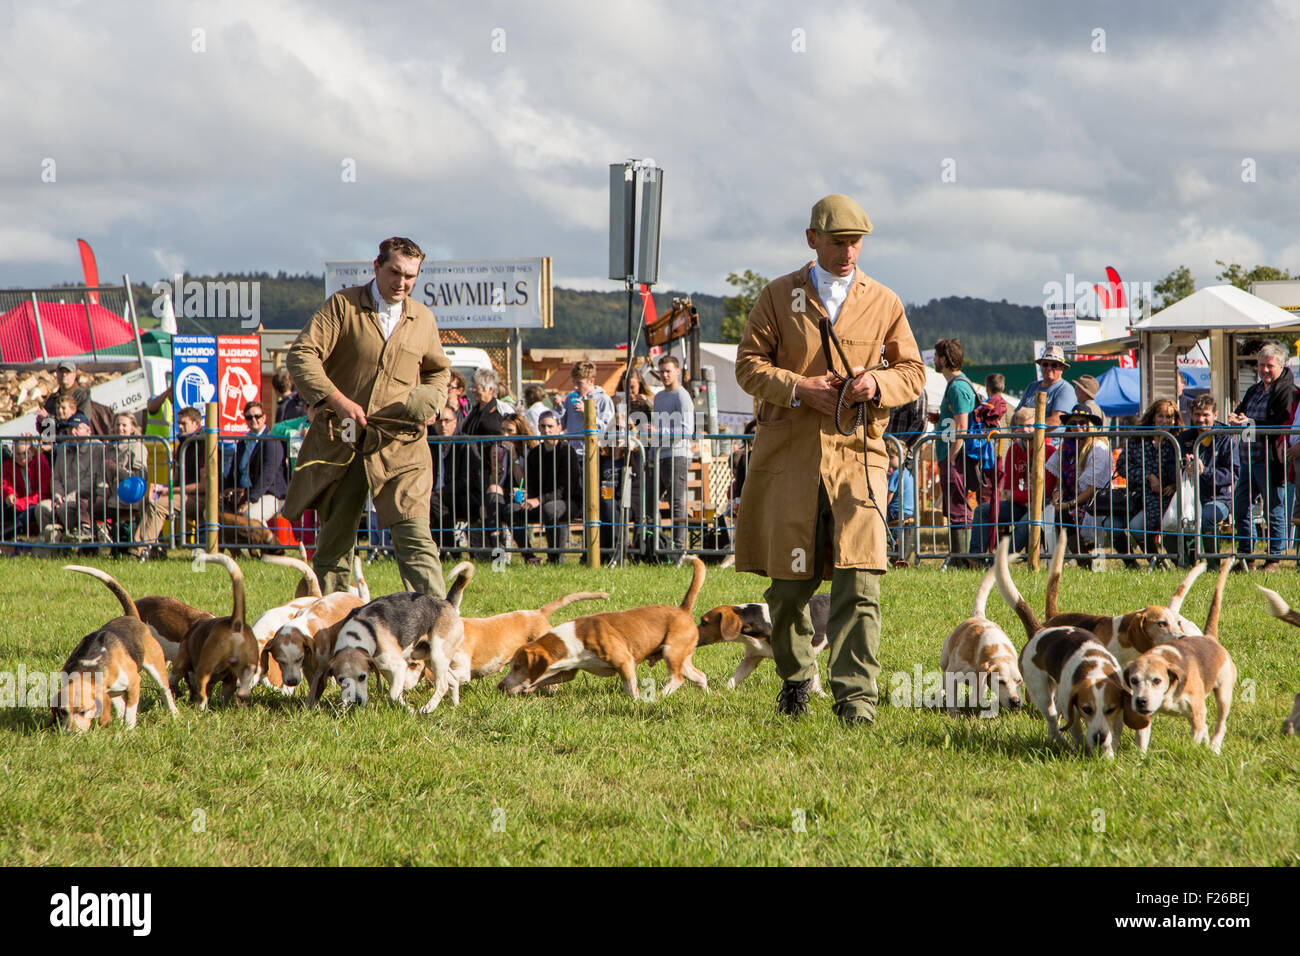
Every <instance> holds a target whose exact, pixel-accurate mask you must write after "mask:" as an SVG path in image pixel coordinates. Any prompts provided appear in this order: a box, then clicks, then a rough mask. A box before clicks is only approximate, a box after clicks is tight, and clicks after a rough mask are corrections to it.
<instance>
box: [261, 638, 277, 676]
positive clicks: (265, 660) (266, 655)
mask: <svg viewBox="0 0 1300 956" xmlns="http://www.w3.org/2000/svg"><path fill="white" fill-rule="evenodd" d="M274 643H275V638H271V640H269V641H267V642H266V646H265V647H264V648H262V653H261V655H260V656H259V657H258V659H257V666H258V667H259V668H260V669H261V671H262V676H263V677H265V676H266V669H267V667H268V666H269V662H270V657H271V645H272V644H274Z"/></svg>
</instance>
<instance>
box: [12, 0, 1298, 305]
mask: <svg viewBox="0 0 1300 956" xmlns="http://www.w3.org/2000/svg"><path fill="white" fill-rule="evenodd" d="M0 35H3V36H5V37H6V38H7V42H6V43H5V45H4V52H3V53H2V54H0V104H2V106H3V109H2V111H0V116H3V118H4V125H3V144H2V145H0V197H2V201H0V286H32V285H42V284H47V283H51V282H55V281H69V280H76V279H79V266H78V260H77V250H76V245H75V240H76V238H77V237H83V238H86V239H88V240H89V241H90V242H91V244H92V245H93V246H94V248H95V251H96V253H97V256H98V259H99V264H100V272H101V276H106V277H115V276H120V275H121V273H123V272H129V273H130V274H131V277H132V279H133V280H135V281H137V282H151V281H153V280H155V279H157V278H159V277H161V276H163V275H167V274H170V273H172V272H173V271H176V270H178V269H183V270H185V271H186V272H189V273H195V272H198V273H203V272H217V271H245V270H268V271H276V270H279V269H285V270H288V271H291V272H300V271H312V272H320V271H321V270H322V264H323V262H324V260H325V259H327V258H331V259H332V258H371V257H373V255H374V247H375V244H376V241H377V240H378V239H379V238H382V237H383V236H386V235H390V234H406V235H410V236H411V237H413V238H415V239H416V240H417V241H418V242H420V243H421V244H422V245H423V246H424V248H425V250H426V251H427V252H428V253H429V254H430V255H431V256H434V257H439V258H480V257H482V258H487V257H514V256H524V257H531V256H541V255H549V256H552V257H553V258H554V274H555V281H556V284H557V285H561V286H567V287H571V288H572V287H577V288H592V289H604V290H610V291H613V290H616V289H618V288H619V286H618V285H617V284H616V283H614V282H611V281H609V280H608V279H606V278H605V272H606V263H607V259H608V251H607V228H608V227H607V215H608V165H609V164H610V163H611V162H618V161H621V160H624V159H627V158H632V157H651V158H653V159H655V160H657V161H658V163H659V164H660V165H661V166H663V167H664V169H665V170H666V175H665V200H664V224H663V230H664V239H663V246H662V269H661V280H662V282H663V283H664V286H665V287H667V286H672V287H674V288H678V289H684V290H689V291H698V292H713V293H719V292H725V291H727V285H726V282H725V278H726V275H727V273H728V272H731V271H734V270H743V269H746V268H752V269H755V270H757V271H759V272H761V273H764V274H767V275H777V274H780V273H782V272H786V271H789V270H791V269H793V268H795V267H796V266H798V265H799V264H800V263H801V262H803V261H805V256H806V254H807V253H808V250H807V248H806V246H805V244H804V242H803V232H802V230H803V227H804V226H805V225H806V224H807V216H808V208H809V206H810V205H811V204H812V202H813V201H814V200H815V199H817V198H818V197H819V196H821V195H823V194H825V193H829V192H846V193H849V194H851V195H853V196H854V197H856V198H857V199H858V200H859V201H860V202H861V203H862V205H863V206H864V207H865V208H866V209H867V211H868V213H869V214H870V216H871V218H872V221H873V222H874V224H875V227H876V228H875V232H874V233H873V235H872V236H871V237H869V238H868V239H867V241H866V245H865V248H864V251H863V255H862V260H861V263H860V264H861V265H862V266H863V267H864V268H865V270H866V271H867V272H868V273H870V274H872V275H874V276H876V277H877V278H879V279H880V280H881V281H883V282H885V283H886V284H888V285H890V286H892V287H893V288H895V289H896V290H897V291H898V292H899V293H900V295H902V297H903V298H904V300H905V301H909V302H923V301H926V300H928V299H930V298H931V297H935V296H943V295H950V294H957V295H972V296H981V297H987V298H992V299H1001V298H1006V299H1008V300H1010V301H1012V302H1020V303H1039V302H1041V301H1042V299H1043V291H1042V290H1043V286H1044V284H1045V283H1049V282H1052V281H1057V282H1061V281H1063V280H1064V277H1065V274H1066V273H1073V274H1075V275H1076V276H1079V277H1083V278H1087V279H1089V280H1095V279H1099V278H1102V270H1103V269H1104V267H1105V266H1107V265H1113V266H1115V267H1116V268H1118V269H1119V271H1120V274H1121V275H1122V277H1123V278H1124V279H1125V280H1126V281H1155V280H1158V279H1159V278H1160V277H1161V276H1163V275H1164V274H1165V273H1167V272H1169V271H1170V270H1171V269H1173V268H1175V267H1176V266H1178V265H1180V264H1186V265H1188V266H1189V267H1190V268H1191V270H1192V272H1193V274H1194V275H1195V276H1196V278H1197V282H1198V285H1205V284H1209V282H1210V281H1211V280H1212V277H1213V274H1214V273H1215V271H1217V270H1216V268H1215V266H1214V260H1215V259H1225V260H1230V261H1231V260H1236V261H1239V262H1242V263H1244V264H1246V265H1248V266H1249V265H1255V264H1259V263H1263V264H1270V265H1276V266H1279V267H1289V268H1291V269H1292V270H1297V269H1298V268H1300V117H1297V111H1298V108H1297V106H1296V97H1295V92H1296V90H1298V89H1300V58H1298V57H1297V56H1296V51H1297V49H1300V0H1271V2H1266V0H1246V2H1238V3H1233V4H1222V3H1218V2H1212V0H1184V2H1177V3H1173V2H1170V3H1140V4H1133V3H1130V2H1124V3H1096V4H1082V3H1064V2H1062V3H1039V2H1028V0H1027V2H1024V3H997V2H990V3H978V4H975V3H964V2H957V0H953V2H919V3H898V4H894V3H864V2H851V3H821V4H817V5H812V4H808V3H795V2H768V3H747V4H739V3H725V4H722V3H719V4H712V5H708V4H700V3H698V2H686V0H642V2H637V3H621V2H617V0H606V2H602V3H599V4H597V3H590V2H566V0H548V2H546V3H498V4H493V3H481V4H477V5H475V6H474V8H473V9H470V5H468V4H461V3H452V2H442V3H408V2H391V3H389V2H382V0H380V2H372V3H369V4H368V5H366V6H364V7H362V6H361V5H358V4H353V3H343V2H315V3H306V2H268V0H223V2H220V3H204V2H193V3H185V2H166V3H164V2H157V3H152V2H139V3H130V2H102V0H101V2H89V0H87V2H76V0H42V2H41V3H39V4H32V3H29V2H10V0H0ZM352 170H354V171H355V176H354V177H350V176H349V175H348V174H349V172H350V171H352ZM352 178H354V179H355V181H349V179H352ZM48 180H53V181H48Z"/></svg>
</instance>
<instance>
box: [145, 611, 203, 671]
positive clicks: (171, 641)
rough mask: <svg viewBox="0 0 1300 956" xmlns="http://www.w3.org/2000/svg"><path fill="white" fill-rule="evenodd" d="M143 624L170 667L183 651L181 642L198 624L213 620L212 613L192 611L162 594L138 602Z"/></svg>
mask: <svg viewBox="0 0 1300 956" xmlns="http://www.w3.org/2000/svg"><path fill="white" fill-rule="evenodd" d="M135 606H136V610H137V611H139V613H140V620H142V621H144V622H145V624H147V625H148V626H149V633H151V634H152V635H153V636H154V640H156V641H157V642H158V645H159V646H160V647H161V648H162V652H163V657H165V658H166V659H167V663H168V664H171V663H173V662H174V661H175V660H176V655H177V653H179V651H180V649H181V641H183V640H185V635H186V634H188V633H189V632H190V628H191V627H193V626H194V623H195V622H196V621H202V620H205V619H206V618H210V617H212V612H211V611H203V610H200V609H199V608H196V607H190V606H189V605H188V604H185V603H184V602H182V601H178V600H176V599H175V598H172V597H166V596H165V595H161V594H151V595H150V596H149V597H142V598H140V600H138V601H136V602H135Z"/></svg>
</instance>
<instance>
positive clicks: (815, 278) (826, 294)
mask: <svg viewBox="0 0 1300 956" xmlns="http://www.w3.org/2000/svg"><path fill="white" fill-rule="evenodd" d="M856 275H857V270H854V271H853V272H851V273H849V274H848V275H846V276H845V277H844V278H842V279H841V278H840V277H839V276H833V275H831V274H830V273H829V272H826V271H824V270H823V269H820V268H818V266H817V263H815V262H814V263H813V267H812V271H811V273H810V274H809V278H810V279H812V282H813V285H815V286H816V287H817V295H818V296H819V297H820V298H821V300H822V305H824V306H826V314H827V315H829V316H830V319H831V324H832V325H834V324H835V320H836V319H837V318H838V317H839V314H840V306H842V305H843V304H844V300H845V299H847V298H848V297H849V286H851V285H853V279H854V277H855V276H856Z"/></svg>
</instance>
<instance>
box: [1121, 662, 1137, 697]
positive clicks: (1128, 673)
mask: <svg viewBox="0 0 1300 956" xmlns="http://www.w3.org/2000/svg"><path fill="white" fill-rule="evenodd" d="M1136 668H1137V661H1133V662H1132V663H1130V664H1129V665H1128V667H1126V668H1124V677H1123V679H1122V680H1121V681H1120V682H1119V683H1120V687H1121V688H1122V689H1123V691H1124V693H1126V694H1130V693H1132V691H1130V690H1129V688H1130V687H1132V686H1133V671H1134V670H1135V669H1136Z"/></svg>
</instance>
